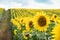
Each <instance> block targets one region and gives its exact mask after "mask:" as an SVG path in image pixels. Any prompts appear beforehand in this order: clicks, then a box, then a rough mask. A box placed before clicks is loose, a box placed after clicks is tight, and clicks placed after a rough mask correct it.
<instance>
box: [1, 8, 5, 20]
mask: <svg viewBox="0 0 60 40" xmlns="http://www.w3.org/2000/svg"><path fill="white" fill-rule="evenodd" d="M4 10H5V9H4V8H0V21H1V17H2V14H3V11H4Z"/></svg>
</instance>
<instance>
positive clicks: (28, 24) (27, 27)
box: [24, 17, 33, 30]
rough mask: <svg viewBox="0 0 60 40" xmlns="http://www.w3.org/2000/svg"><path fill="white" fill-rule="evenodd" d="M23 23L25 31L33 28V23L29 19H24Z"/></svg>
mask: <svg viewBox="0 0 60 40" xmlns="http://www.w3.org/2000/svg"><path fill="white" fill-rule="evenodd" d="M24 22H25V24H26V25H25V26H26V29H27V30H30V29H31V28H33V21H32V19H31V18H29V17H27V18H26V19H24Z"/></svg>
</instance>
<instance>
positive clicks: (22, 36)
mask: <svg viewBox="0 0 60 40" xmlns="http://www.w3.org/2000/svg"><path fill="white" fill-rule="evenodd" d="M10 10H11V27H12V35H13V40H59V38H60V35H59V33H60V32H59V30H60V16H59V15H58V14H59V13H60V12H57V11H56V10H52V11H51V10H39V9H37V10H36V9H10ZM58 11H59V10H58Z"/></svg>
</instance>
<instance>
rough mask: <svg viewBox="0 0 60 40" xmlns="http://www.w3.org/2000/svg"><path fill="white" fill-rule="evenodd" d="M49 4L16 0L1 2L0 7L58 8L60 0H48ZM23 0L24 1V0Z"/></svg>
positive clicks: (30, 0) (59, 7)
mask: <svg viewBox="0 0 60 40" xmlns="http://www.w3.org/2000/svg"><path fill="white" fill-rule="evenodd" d="M22 1H23V0H22ZM50 1H51V4H47V3H46V4H45V3H38V2H36V1H35V0H27V1H26V3H27V5H26V4H23V3H22V2H21V3H17V2H9V3H5V4H4V3H1V4H0V7H1V8H5V9H9V8H35V9H60V5H59V4H60V1H57V0H50ZM24 2H25V1H24Z"/></svg>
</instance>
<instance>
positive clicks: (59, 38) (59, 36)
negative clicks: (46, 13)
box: [51, 25, 60, 40]
mask: <svg viewBox="0 0 60 40" xmlns="http://www.w3.org/2000/svg"><path fill="white" fill-rule="evenodd" d="M51 33H52V34H54V35H53V37H54V39H52V40H60V25H56V26H55V27H54V28H53V30H52V32H51Z"/></svg>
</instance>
